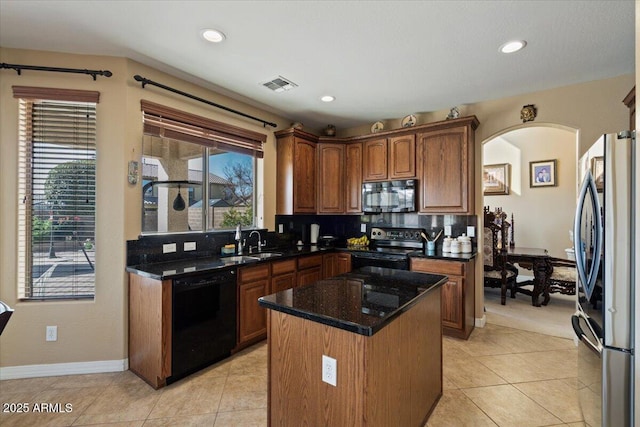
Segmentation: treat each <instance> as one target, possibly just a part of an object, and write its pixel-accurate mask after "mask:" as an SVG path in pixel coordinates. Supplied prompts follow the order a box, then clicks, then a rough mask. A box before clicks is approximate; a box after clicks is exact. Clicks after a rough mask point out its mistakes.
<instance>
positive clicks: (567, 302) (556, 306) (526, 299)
mask: <svg viewBox="0 0 640 427" xmlns="http://www.w3.org/2000/svg"><path fill="white" fill-rule="evenodd" d="M509 295H510V294H509V293H507V301H506V304H505V305H501V304H500V289H498V288H485V289H484V304H485V312H486V313H485V314H486V315H487V323H491V324H494V325H500V326H508V327H510V328H515V329H522V330H525V331H531V332H538V333H541V334H545V335H552V336H555V337H561V338H573V337H574V333H573V329H572V327H571V315H572V314H573V313H574V312H575V296H568V295H561V294H551V301H550V302H549V304H548V305H547V306H542V307H534V306H532V305H531V297H530V296H528V295H524V294H517V295H516V298H515V299H514V298H511V297H510V296H509Z"/></svg>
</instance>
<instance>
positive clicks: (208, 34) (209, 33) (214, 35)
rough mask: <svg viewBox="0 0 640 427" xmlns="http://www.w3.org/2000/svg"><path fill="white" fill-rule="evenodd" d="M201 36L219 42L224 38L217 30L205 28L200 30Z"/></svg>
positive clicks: (212, 41)
mask: <svg viewBox="0 0 640 427" xmlns="http://www.w3.org/2000/svg"><path fill="white" fill-rule="evenodd" d="M200 34H201V35H202V38H203V39H205V40H206V41H209V42H211V43H220V42H221V41H223V40H224V39H225V35H224V34H223V33H222V32H221V31H218V30H212V29H206V30H202V31H201V32H200Z"/></svg>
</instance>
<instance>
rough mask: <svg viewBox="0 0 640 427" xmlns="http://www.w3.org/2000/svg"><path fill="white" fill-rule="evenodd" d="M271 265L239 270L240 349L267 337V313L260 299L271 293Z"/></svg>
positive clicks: (266, 264)
mask: <svg viewBox="0 0 640 427" xmlns="http://www.w3.org/2000/svg"><path fill="white" fill-rule="evenodd" d="M269 267H270V265H269V263H264V264H259V265H256V266H252V267H242V268H239V269H238V347H239V348H240V347H244V346H246V345H248V344H250V343H253V342H256V341H260V340H262V339H264V338H265V337H266V336H267V313H266V310H265V309H264V308H262V307H260V306H259V305H258V298H260V297H262V296H265V295H268V294H269V293H270V292H269V279H270V274H269Z"/></svg>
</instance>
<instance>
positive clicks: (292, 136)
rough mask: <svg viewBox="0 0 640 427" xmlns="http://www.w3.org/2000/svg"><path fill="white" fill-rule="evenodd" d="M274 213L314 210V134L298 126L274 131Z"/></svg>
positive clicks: (307, 212)
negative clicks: (275, 157) (275, 149)
mask: <svg viewBox="0 0 640 427" xmlns="http://www.w3.org/2000/svg"><path fill="white" fill-rule="evenodd" d="M275 136H276V138H277V144H278V147H277V151H278V158H277V161H276V165H277V170H276V214H279V215H292V214H309V213H316V141H317V137H316V136H314V135H312V134H309V133H306V132H303V131H301V130H298V129H284V130H281V131H278V132H275Z"/></svg>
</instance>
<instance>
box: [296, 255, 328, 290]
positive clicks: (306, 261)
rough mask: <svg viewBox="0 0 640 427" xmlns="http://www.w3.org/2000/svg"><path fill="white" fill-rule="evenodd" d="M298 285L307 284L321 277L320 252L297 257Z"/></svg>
mask: <svg viewBox="0 0 640 427" xmlns="http://www.w3.org/2000/svg"><path fill="white" fill-rule="evenodd" d="M297 275H298V277H297V281H298V286H304V285H309V284H311V283H314V282H317V281H318V280H321V279H322V254H318V255H311V256H305V257H300V258H298V273H297Z"/></svg>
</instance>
